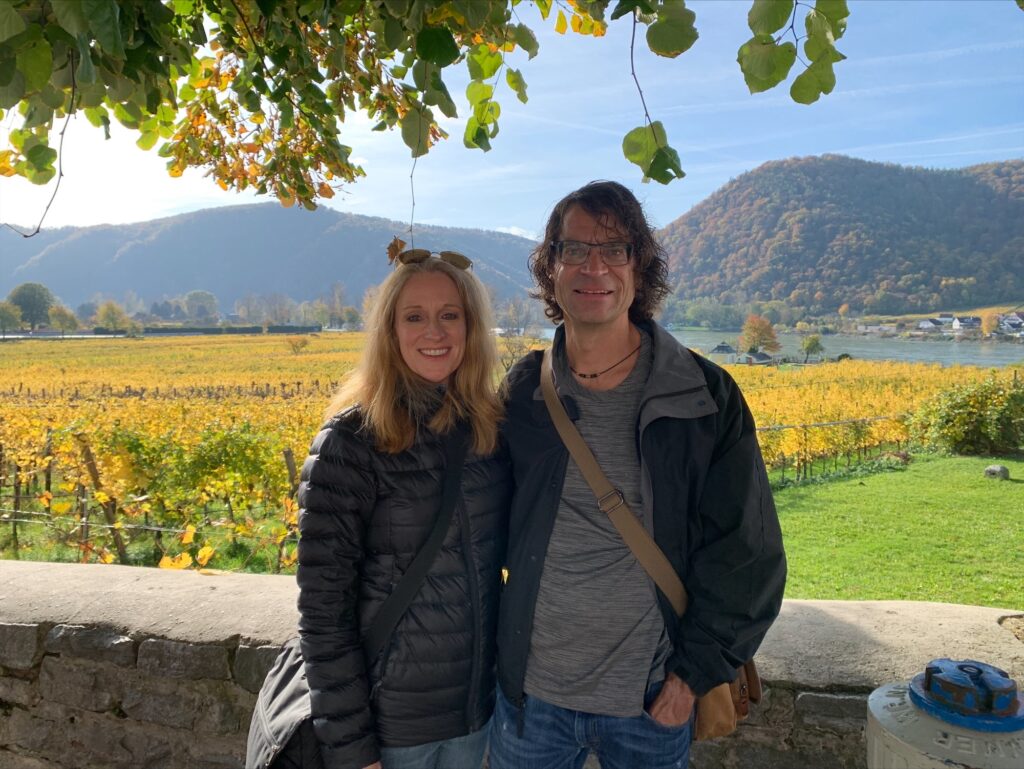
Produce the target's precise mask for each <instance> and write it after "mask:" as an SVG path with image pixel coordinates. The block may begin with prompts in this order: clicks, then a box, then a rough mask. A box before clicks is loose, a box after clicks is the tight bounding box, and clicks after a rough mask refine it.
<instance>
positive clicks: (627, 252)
mask: <svg viewBox="0 0 1024 769" xmlns="http://www.w3.org/2000/svg"><path fill="white" fill-rule="evenodd" d="M592 248H596V249H597V255H598V256H600V257H601V261H602V262H604V263H605V264H606V265H608V266H609V267H621V266H622V265H624V264H626V263H627V262H628V261H629V257H630V256H632V255H633V245H632V244H631V243H585V242H583V241H580V240H559V241H558V242H557V243H555V252H556V253H557V254H558V261H560V262H561V263H562V264H573V265H575V264H583V263H584V262H585V261H587V259H588V258H590V249H592Z"/></svg>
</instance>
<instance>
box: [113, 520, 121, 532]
mask: <svg viewBox="0 0 1024 769" xmlns="http://www.w3.org/2000/svg"><path fill="white" fill-rule="evenodd" d="M111 528H113V529H115V530H116V529H123V528H124V524H123V523H121V521H114V525H113V526H112V527H111Z"/></svg>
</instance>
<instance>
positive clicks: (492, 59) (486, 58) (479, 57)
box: [466, 43, 501, 80]
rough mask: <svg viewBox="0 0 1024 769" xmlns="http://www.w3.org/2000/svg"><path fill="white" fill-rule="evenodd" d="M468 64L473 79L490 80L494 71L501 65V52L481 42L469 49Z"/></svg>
mask: <svg viewBox="0 0 1024 769" xmlns="http://www.w3.org/2000/svg"><path fill="white" fill-rule="evenodd" d="M466 66H467V67H469V76H470V77H471V78H472V79H473V80H488V79H490V78H492V77H494V73H495V72H497V71H498V67H500V66H501V53H499V52H498V51H492V50H491V49H490V48H488V47H487V45H486V44H484V43H481V44H480V45H478V46H475V47H474V48H471V49H470V50H469V53H468V54H467V55H466Z"/></svg>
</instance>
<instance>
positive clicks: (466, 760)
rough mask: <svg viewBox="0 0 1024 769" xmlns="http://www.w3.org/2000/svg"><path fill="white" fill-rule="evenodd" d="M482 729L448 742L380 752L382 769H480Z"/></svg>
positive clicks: (483, 742) (485, 732)
mask: <svg viewBox="0 0 1024 769" xmlns="http://www.w3.org/2000/svg"><path fill="white" fill-rule="evenodd" d="M489 732H490V729H489V728H488V727H487V726H485V727H484V728H483V729H480V730H479V731H476V732H473V733H472V734H467V735H465V736H463V737H452V738H451V739H450V740H438V741H437V742H428V743H426V744H424V745H413V746H412V747H409V748H381V749H380V762H381V764H382V765H383V767H384V769H480V765H481V764H483V762H484V752H485V751H486V750H487V735H488V733H489Z"/></svg>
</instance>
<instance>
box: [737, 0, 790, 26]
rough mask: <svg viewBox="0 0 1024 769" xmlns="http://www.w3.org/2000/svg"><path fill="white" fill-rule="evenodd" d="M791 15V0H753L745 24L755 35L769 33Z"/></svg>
mask: <svg viewBox="0 0 1024 769" xmlns="http://www.w3.org/2000/svg"><path fill="white" fill-rule="evenodd" d="M792 15H793V0H754V4H753V5H752V6H751V7H750V12H749V13H747V24H748V25H749V26H750V31H751V32H753V33H754V34H755V35H770V34H772V33H773V32H775V31H776V30H779V29H781V28H782V26H783V25H784V24H785V23H786V22H787V21H789V18H790V16H792Z"/></svg>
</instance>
